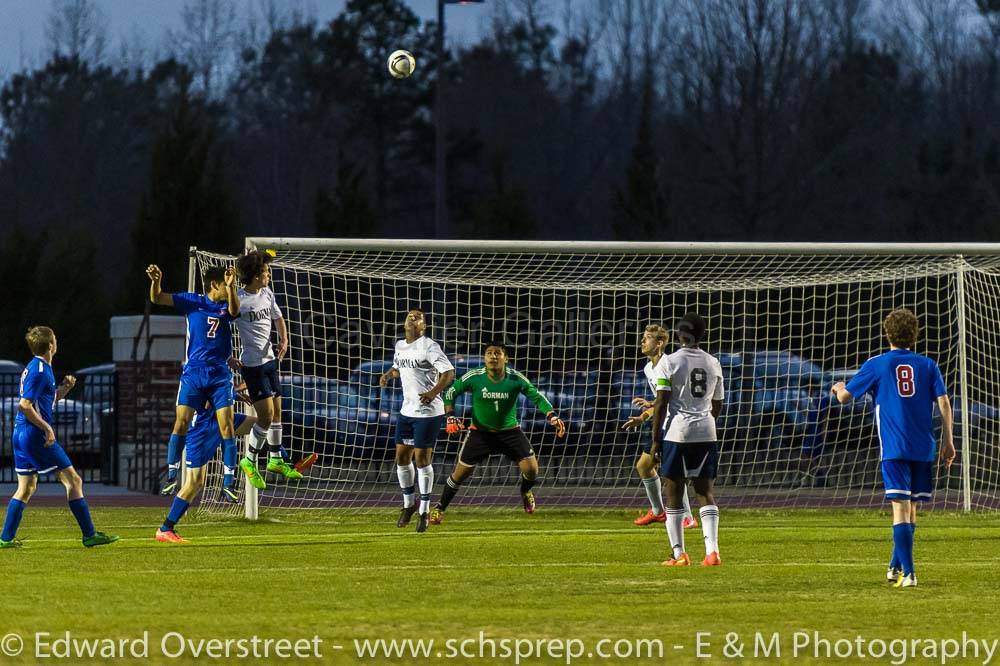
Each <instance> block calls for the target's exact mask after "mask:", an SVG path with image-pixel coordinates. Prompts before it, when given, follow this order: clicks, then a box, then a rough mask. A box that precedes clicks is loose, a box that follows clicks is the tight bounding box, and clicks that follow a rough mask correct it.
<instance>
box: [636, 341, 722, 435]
mask: <svg viewBox="0 0 1000 666" xmlns="http://www.w3.org/2000/svg"><path fill="white" fill-rule="evenodd" d="M653 375H654V377H655V378H656V390H657V391H670V404H669V406H668V409H667V418H666V422H665V424H664V432H665V436H664V440H666V441H668V442H714V441H716V439H717V437H716V434H715V418H714V417H713V416H712V401H713V400H722V397H723V389H722V365H721V364H720V363H719V360H718V359H717V358H715V357H714V356H712V355H711V354H709V353H708V352H705V351H702V350H701V349H694V348H691V347H683V348H681V349H679V350H677V351H675V352H674V353H673V354H670V355H669V356H664V357H662V358H661V359H660V362H659V363H657V364H656V367H655V368H654V369H653Z"/></svg>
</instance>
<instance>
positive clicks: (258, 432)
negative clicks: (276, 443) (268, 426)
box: [248, 423, 270, 460]
mask: <svg viewBox="0 0 1000 666" xmlns="http://www.w3.org/2000/svg"><path fill="white" fill-rule="evenodd" d="M268 434H270V433H269V431H267V430H264V428H261V427H260V425H259V424H257V423H254V424H253V428H252V429H251V430H250V455H249V456H248V457H249V458H251V459H253V460H257V454H258V453H260V452H261V451H263V450H264V444H265V443H266V442H267V436H268Z"/></svg>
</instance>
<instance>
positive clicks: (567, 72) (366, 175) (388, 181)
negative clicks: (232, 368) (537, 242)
mask: <svg viewBox="0 0 1000 666" xmlns="http://www.w3.org/2000/svg"><path fill="white" fill-rule="evenodd" d="M489 4H490V5H491V11H492V19H491V21H490V23H489V25H488V26H486V29H485V30H484V31H483V33H482V36H481V38H480V39H479V41H478V42H477V43H474V44H471V45H467V46H463V47H461V48H456V49H452V50H451V51H449V52H448V53H447V58H446V61H445V62H444V63H443V67H444V70H445V72H446V76H447V79H448V81H447V88H446V90H447V95H446V107H447V109H448V127H449V132H448V137H447V150H448V157H449V164H448V166H449V175H448V187H449V215H450V220H451V226H450V234H451V236H453V237H472V238H511V237H513V238H587V239H612V238H614V239H624V240H647V239H651V240H746V241H761V240H815V241H830V240H871V241H875V240H880V241H901V242H905V241H935V240H968V241H976V240H982V241H985V240H993V239H994V228H995V227H996V225H997V220H998V217H1000V108H998V107H1000V78H998V77H1000V2H997V0H882V1H880V2H869V1H868V0H676V1H675V2H663V1H662V0H593V1H588V2H567V3H565V5H561V4H559V3H552V2H548V3H543V2H539V1H538V0H491V1H490V3H489ZM286 6H287V5H285V4H283V3H279V2H275V1H273V0H263V1H262V2H261V3H259V5H255V7H258V8H259V12H258V13H257V14H254V15H251V16H250V17H249V18H246V17H240V16H238V13H237V11H236V7H237V6H236V5H235V4H234V3H233V2H232V0H190V1H189V2H187V3H186V4H185V6H184V7H183V10H182V11H183V13H182V19H183V20H182V24H181V27H180V28H179V29H177V30H175V31H170V33H169V34H168V35H167V38H168V39H167V43H168V47H166V49H165V52H163V53H162V54H159V55H150V53H151V51H150V50H149V49H148V48H145V46H148V45H143V44H140V43H131V44H127V45H123V47H122V49H121V55H120V56H118V57H117V58H115V57H112V56H110V55H109V53H110V52H111V51H112V50H113V49H111V48H110V47H109V46H108V43H107V36H106V34H104V32H103V31H106V20H104V22H103V23H102V20H103V19H102V14H101V12H100V11H99V6H97V5H95V1H94V0H74V1H73V2H56V3H54V6H53V16H51V17H50V20H49V21H48V23H47V26H46V36H47V38H48V41H49V45H48V46H49V49H50V52H51V53H52V55H51V57H50V58H49V59H48V61H47V62H45V63H44V64H41V65H39V66H38V67H36V68H33V69H30V70H26V71H22V72H19V73H17V74H14V75H12V76H9V77H8V78H7V79H6V80H5V81H4V82H3V87H2V90H0V220H2V235H0V271H2V274H3V276H4V277H5V279H4V281H3V284H4V286H5V294H4V302H5V306H6V307H5V315H6V316H5V317H4V318H3V320H2V321H0V355H2V356H6V357H13V358H20V357H22V356H24V354H23V353H22V352H23V349H22V347H23V342H22V340H21V338H22V335H23V330H24V327H25V325H26V324H28V323H32V322H41V321H44V322H47V323H50V324H51V325H53V326H54V327H55V328H56V329H57V330H62V331H66V332H67V333H68V334H70V335H71V336H72V337H73V338H74V342H73V344H72V345H71V346H67V347H65V348H64V351H63V358H62V363H64V364H65V365H64V366H63V367H65V368H67V369H68V367H73V366H78V365H83V364H85V363H89V362H96V361H101V360H104V359H106V358H107V355H108V350H109V344H108V342H107V317H108V316H109V315H110V314H111V313H112V312H114V313H129V312H138V311H141V308H142V307H143V297H144V293H145V288H146V285H145V279H144V276H143V272H142V270H143V268H144V267H145V266H146V264H148V263H150V262H153V261H155V262H157V263H159V264H160V265H161V266H162V267H163V268H164V271H165V274H166V280H165V286H166V287H167V288H168V289H174V290H179V289H183V288H184V287H185V285H186V277H187V252H186V250H187V248H188V246H190V245H197V246H199V247H204V248H213V249H218V250H223V251H229V252H233V251H237V250H239V248H240V240H241V238H242V237H243V236H245V235H289V236H304V235H319V236H325V237H349V236H350V237H355V236H389V237H393V236H395V237H402V236H406V237H429V236H431V235H433V211H434V202H433V195H434V187H433V173H434V165H433V155H434V150H433V142H434V130H433V124H432V120H433V118H432V108H433V104H432V101H433V89H434V88H433V85H434V79H435V76H436V71H437V67H436V63H435V62H434V49H433V40H434V34H435V30H436V26H435V25H434V24H433V23H425V22H422V21H421V20H420V19H419V18H418V17H417V16H416V15H415V14H414V13H413V12H412V11H411V10H410V9H409V8H408V7H407V6H406V5H405V4H404V3H403V2H402V1H401V0H350V1H349V2H348V3H347V5H346V8H345V9H344V11H343V12H342V13H341V14H340V15H338V16H336V17H335V18H334V19H333V20H332V21H330V22H328V23H325V24H320V23H318V22H316V21H314V20H312V19H310V18H309V16H308V15H307V14H305V13H296V12H294V11H289V10H287V9H285V7H286ZM554 7H555V8H554ZM95 8H96V11H95ZM453 11H461V10H460V9H455V10H453ZM244 19H245V21H244V23H241V20H244ZM396 48H407V49H409V50H411V51H413V52H414V53H415V54H416V56H417V59H418V69H417V72H416V74H415V75H414V76H413V77H411V78H409V79H407V80H403V81H397V80H394V79H392V78H390V77H389V76H388V75H387V73H386V71H385V58H386V56H387V54H388V53H390V52H391V51H392V50H394V49H396Z"/></svg>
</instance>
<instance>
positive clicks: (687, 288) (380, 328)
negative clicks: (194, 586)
mask: <svg viewBox="0 0 1000 666" xmlns="http://www.w3.org/2000/svg"><path fill="white" fill-rule="evenodd" d="M246 249H248V250H250V249H271V250H274V251H275V252H276V255H277V257H276V259H275V260H274V262H273V263H272V265H271V267H272V275H273V281H272V288H273V290H274V292H275V295H276V297H277V300H278V304H279V306H280V307H281V308H282V310H283V312H284V316H285V318H286V321H287V323H288V327H289V333H290V338H291V345H290V351H289V354H288V357H287V358H286V360H285V361H284V362H283V363H282V367H281V373H282V383H283V393H284V398H283V406H282V423H283V426H284V432H285V445H286V447H287V448H288V449H289V451H290V452H291V454H292V455H293V457H298V456H302V455H305V454H308V453H312V452H315V453H317V454H318V456H319V460H318V462H317V464H316V465H315V466H314V467H313V468H312V470H310V473H309V476H308V478H307V479H305V480H303V481H298V482H294V481H292V482H287V481H284V480H283V479H276V478H273V477H272V476H270V475H269V476H268V478H267V482H268V487H267V489H266V490H264V491H262V492H261V493H259V496H255V495H256V493H251V492H249V491H248V492H246V493H245V497H246V499H247V502H246V503H245V505H244V506H243V507H241V508H239V509H236V508H233V507H232V506H231V505H225V504H223V503H222V502H221V498H220V497H219V495H218V493H217V492H213V489H214V488H216V487H217V486H218V484H219V482H220V480H219V476H220V474H219V473H218V472H219V471H220V470H219V469H216V468H213V469H212V470H211V471H210V474H209V487H208V489H207V490H206V492H205V496H204V499H203V500H202V503H201V508H202V510H203V511H209V512H212V513H223V514H229V515H245V516H246V517H248V518H256V516H257V513H256V511H257V507H258V506H259V507H260V510H261V512H262V513H266V512H269V511H279V510H283V509H289V510H298V509H342V508H368V507H378V506H396V505H397V504H398V503H399V494H400V489H399V486H398V483H397V480H396V469H395V462H394V449H395V442H394V436H393V433H394V426H395V418H396V412H397V411H398V408H399V404H400V400H401V392H400V390H399V387H398V385H397V386H393V387H388V388H380V387H379V386H378V381H377V380H378V377H379V375H380V374H381V373H382V372H384V371H385V370H386V369H387V368H388V367H389V365H390V364H391V357H392V349H393V345H394V343H395V341H396V339H398V338H399V337H401V336H402V321H403V317H404V315H405V312H406V310H407V309H408V308H410V307H422V308H423V309H424V311H425V313H426V318H427V320H428V324H429V326H428V335H429V336H430V337H432V338H433V339H434V340H436V341H437V342H439V343H440V344H441V346H442V348H443V349H444V351H445V353H446V354H448V356H449V357H450V358H451V359H452V362H453V363H454V364H455V366H456V368H457V369H458V370H459V372H460V373H461V372H463V371H465V370H467V369H471V368H473V367H476V366H477V365H478V364H480V363H481V361H482V358H481V356H482V351H483V344H484V343H485V342H486V341H488V340H491V339H502V340H503V341H504V342H506V343H507V344H508V345H509V346H510V348H511V350H512V351H511V361H510V363H511V366H512V367H514V368H516V369H517V370H519V371H520V372H522V373H523V374H525V375H526V376H527V377H528V378H529V379H530V380H532V381H533V382H534V383H535V384H536V385H537V386H538V388H539V390H540V391H542V392H543V393H544V394H545V395H546V397H548V399H549V400H550V401H551V402H552V403H553V405H554V406H555V408H556V409H557V411H558V412H559V413H560V415H561V416H562V417H563V419H564V420H565V421H566V422H567V423H568V425H569V434H568V435H567V437H566V438H565V439H564V440H558V439H556V438H555V437H554V435H553V433H552V431H551V428H549V427H547V424H546V423H545V420H544V419H543V418H541V415H539V414H538V413H537V412H535V411H534V407H533V406H532V405H530V404H525V405H522V407H521V408H520V411H519V416H520V418H521V422H522V427H523V429H524V430H525V432H526V434H527V435H528V437H529V439H530V440H531V442H532V444H533V446H534V447H535V450H536V451H537V453H538V456H539V461H540V467H541V472H540V477H539V490H538V497H539V502H540V503H542V504H543V505H549V506H587V507H616V506H635V507H636V508H637V509H639V508H641V507H643V505H644V493H643V492H642V490H641V486H640V483H639V479H638V476H637V475H636V473H635V469H634V466H635V462H636V458H637V456H638V453H639V448H638V446H639V443H640V442H641V441H643V440H644V439H648V437H649V434H648V431H643V432H639V433H628V432H625V431H623V430H622V429H621V424H622V422H623V421H624V420H625V419H626V418H628V416H630V415H632V414H635V413H637V411H638V410H637V408H636V407H634V406H633V405H632V404H631V401H632V399H633V398H635V397H643V398H651V396H650V395H649V389H648V388H647V387H646V386H645V382H644V379H643V376H642V366H643V365H644V363H645V359H644V358H643V357H642V355H641V353H640V351H639V337H640V336H641V333H642V330H643V328H644V327H645V325H647V324H650V323H663V324H665V325H666V326H667V327H668V328H670V327H671V324H672V323H673V322H674V321H676V320H677V319H678V318H679V317H680V316H682V315H683V314H684V313H685V312H687V311H690V310H694V311H697V312H699V313H700V314H702V315H703V316H704V317H705V318H706V320H707V321H708V329H709V330H708V334H707V336H706V341H705V343H704V347H705V349H706V350H707V351H709V352H710V353H712V354H715V355H717V356H718V357H719V359H720V362H721V364H722V366H723V371H724V376H725V377H724V379H725V385H726V386H725V388H726V399H725V401H724V406H723V410H722V414H721V415H720V418H719V431H720V451H721V456H720V470H719V479H718V483H717V492H718V494H719V495H720V501H724V502H725V503H726V505H727V506H747V507H754V506H756V507H827V506H841V507H864V506H878V505H879V504H880V503H881V501H882V499H881V498H882V489H881V485H880V484H881V481H880V475H879V473H878V459H879V450H878V439H877V433H876V426H875V422H874V412H873V409H872V406H871V403H870V401H869V400H867V399H865V398H864V397H861V398H859V399H858V400H856V401H855V402H854V403H853V404H851V405H847V406H840V405H839V403H836V401H835V400H833V399H832V397H831V395H830V393H829V388H830V386H831V385H832V383H833V382H834V381H839V380H847V379H849V378H850V377H851V376H852V375H853V373H854V372H855V371H856V370H857V369H858V368H859V367H860V365H861V363H863V362H864V360H866V359H867V358H869V357H870V356H873V355H876V354H878V353H881V351H883V350H884V349H885V342H884V340H883V337H882V332H881V320H882V318H883V317H884V315H885V313H886V312H887V311H888V310H890V309H891V308H893V307H900V306H905V307H909V308H911V309H913V310H914V311H915V312H916V314H917V316H918V317H919V318H920V321H921V327H922V334H921V338H920V340H919V341H918V343H917V345H916V351H918V352H920V353H925V354H928V355H929V356H931V357H932V358H934V359H935V360H936V361H937V362H938V363H939V365H940V366H941V369H942V372H943V374H944V377H945V383H946V385H947V387H948V390H949V393H950V395H951V396H952V399H953V401H954V406H955V415H956V427H955V436H956V446H957V447H958V448H959V458H958V461H957V462H956V465H955V466H954V467H953V468H952V470H951V471H950V472H948V471H945V470H944V469H943V468H942V469H940V470H939V472H938V490H937V493H936V496H935V503H936V504H937V505H938V506H946V507H951V508H963V509H965V510H970V509H973V508H997V507H998V506H1000V500H998V499H997V490H998V489H1000V467H998V466H997V465H996V463H995V461H996V459H997V453H998V448H1000V409H998V408H997V400H996V396H997V394H998V393H997V392H998V390H1000V375H998V373H997V372H996V366H997V363H998V360H1000V335H998V326H1000V324H998V323H997V322H998V320H1000V302H998V299H1000V244H958V243H942V244H916V245H912V244H911V245H902V244H893V245H890V244H874V243H861V244H852V243H833V244H812V243H604V242H596V241H585V242H572V241H566V242H563V241H458V240H456V241H435V240H431V241H427V240H405V239H404V240H381V239H306V238H303V239H295V238H248V239H247V240H246ZM234 260H235V257H233V256H229V255H225V254H219V253H214V252H209V251H199V252H198V253H197V254H196V261H197V263H198V265H199V267H200V268H201V269H204V268H205V267H207V266H210V265H220V264H230V263H232V262H233V261H234ZM456 410H457V411H458V412H459V413H462V412H463V411H464V410H465V405H464V403H462V402H459V403H458V405H457V406H456ZM459 446H460V442H459V441H458V440H457V439H455V438H454V437H452V438H448V437H446V436H445V434H444V433H443V432H442V434H441V437H440V438H439V440H438V443H437V446H436V447H435V457H434V466H435V474H436V476H435V489H434V495H435V496H436V495H438V493H439V492H440V488H441V487H442V484H443V482H444V479H445V478H447V474H448V473H449V472H450V471H451V469H452V467H453V466H454V464H455V460H456V457H457V452H458V448H459ZM261 462H262V463H263V461H261ZM261 466H262V465H261ZM516 480H517V471H516V467H515V466H513V465H511V464H510V463H509V462H508V461H506V460H505V459H500V458H498V457H495V458H493V459H490V460H489V461H487V462H486V463H484V464H483V465H480V466H479V467H478V468H477V470H476V473H475V475H474V477H473V478H472V479H471V480H470V481H469V482H467V483H466V484H465V485H463V488H462V492H461V494H460V495H459V498H458V499H457V500H456V503H457V504H459V505H462V504H465V505H475V504H480V505H507V504H511V505H513V504H516V503H517V491H516V487H515V485H514V484H516Z"/></svg>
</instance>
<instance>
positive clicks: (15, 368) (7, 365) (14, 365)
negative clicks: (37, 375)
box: [0, 361, 24, 398]
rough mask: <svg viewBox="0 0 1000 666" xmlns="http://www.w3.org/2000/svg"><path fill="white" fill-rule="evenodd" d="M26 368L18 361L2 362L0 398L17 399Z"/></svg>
mask: <svg viewBox="0 0 1000 666" xmlns="http://www.w3.org/2000/svg"><path fill="white" fill-rule="evenodd" d="M22 372H24V366H23V365H21V364H20V363H18V362H17V361H0V398H9V397H17V396H18V395H19V394H20V390H21V373H22Z"/></svg>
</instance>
